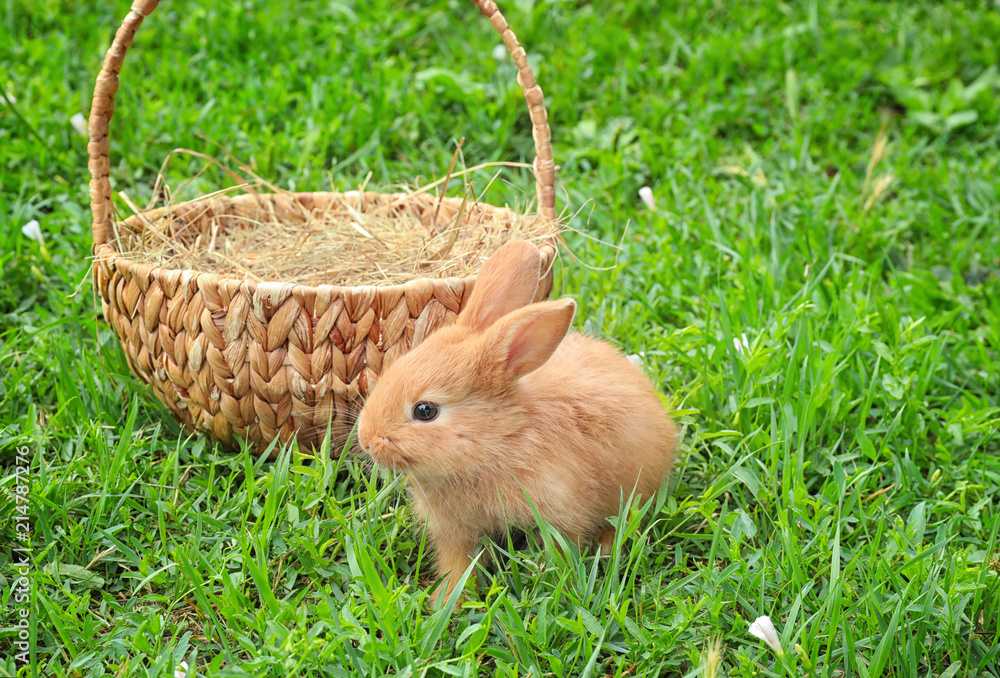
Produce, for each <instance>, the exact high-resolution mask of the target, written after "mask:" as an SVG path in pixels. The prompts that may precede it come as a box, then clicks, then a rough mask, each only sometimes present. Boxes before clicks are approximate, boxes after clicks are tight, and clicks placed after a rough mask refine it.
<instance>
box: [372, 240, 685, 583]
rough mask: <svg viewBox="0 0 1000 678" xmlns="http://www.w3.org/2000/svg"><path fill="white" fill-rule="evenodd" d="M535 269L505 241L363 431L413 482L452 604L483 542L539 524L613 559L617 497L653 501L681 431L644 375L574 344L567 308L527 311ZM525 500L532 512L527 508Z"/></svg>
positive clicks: (376, 453)
mask: <svg viewBox="0 0 1000 678" xmlns="http://www.w3.org/2000/svg"><path fill="white" fill-rule="evenodd" d="M540 267H541V257H540V255H539V253H538V250H537V249H536V247H535V246H534V245H532V244H531V243H529V242H526V241H511V242H508V243H507V244H505V245H504V246H503V247H501V248H500V249H499V250H497V251H496V252H495V253H494V254H493V255H492V256H491V257H490V258H489V260H488V261H487V262H486V263H485V264H484V265H483V267H482V270H481V271H480V274H479V277H478V279H477V281H476V283H475V286H474V288H473V291H472V293H471V295H470V296H469V299H468V303H467V305H466V307H465V308H464V309H463V310H462V311H461V312H460V313H459V315H458V318H457V320H456V321H455V323H453V324H452V325H450V326H447V327H443V328H441V329H438V330H437V331H436V332H434V333H433V334H431V335H430V336H428V337H427V338H426V339H425V340H424V341H423V342H422V343H421V344H420V345H418V346H416V347H414V348H413V349H411V350H410V351H409V352H408V353H406V354H404V355H403V356H401V357H400V358H398V359H397V360H396V361H394V362H393V363H392V364H391V365H390V366H389V367H388V368H386V369H385V371H384V372H383V374H382V375H381V376H380V377H379V379H378V380H377V382H376V383H375V386H374V388H373V389H372V391H371V393H370V394H369V396H368V398H367V400H366V402H365V404H364V407H363V408H362V411H361V414H360V417H359V419H358V441H359V443H360V445H361V448H362V450H363V451H364V452H365V453H366V454H367V455H368V456H370V457H371V459H372V460H373V461H374V462H375V464H377V465H379V466H382V467H385V468H388V469H391V470H393V471H395V472H401V473H404V474H406V476H408V480H409V483H408V487H409V489H410V495H411V500H412V506H413V516H414V519H416V520H419V521H422V522H423V523H424V524H425V525H426V531H427V538H428V541H429V542H430V543H431V545H432V546H433V549H434V551H435V552H436V557H437V560H436V567H437V573H438V575H439V576H440V577H442V578H444V579H445V580H446V585H445V586H443V587H442V589H441V593H442V594H443V595H442V597H440V598H439V599H438V602H443V601H444V600H447V599H448V598H449V597H450V595H451V593H452V592H453V591H454V589H455V586H456V584H457V582H458V580H459V579H460V578H461V577H462V575H463V574H464V573H465V571H466V569H467V568H468V567H469V566H470V565H471V563H472V560H471V559H472V557H473V555H474V551H475V549H476V546H477V545H478V544H479V541H480V539H481V538H482V537H483V536H486V535H495V534H498V533H499V534H502V533H503V532H504V530H505V529H506V528H507V527H508V526H510V525H514V526H517V527H522V528H523V527H530V526H532V525H534V524H535V522H536V521H535V513H534V511H533V510H532V503H533V504H534V507H535V508H536V509H537V511H538V514H539V515H540V516H541V517H542V518H544V519H545V520H546V521H547V522H548V523H549V524H550V525H552V526H553V527H555V528H556V529H557V530H559V532H560V533H562V534H563V535H564V536H565V537H566V538H567V539H569V540H570V541H572V542H575V543H576V544H578V545H580V546H583V545H586V544H589V543H593V542H595V541H596V542H597V543H598V544H599V545H600V547H601V550H602V552H603V553H605V554H607V553H608V552H609V551H610V549H611V547H612V544H613V541H614V528H613V527H612V525H611V524H610V523H609V522H608V520H607V518H608V517H609V516H612V515H617V514H618V511H619V507H620V502H621V500H622V497H625V498H628V497H629V495H630V494H632V493H633V492H635V494H636V495H640V496H642V497H645V498H649V497H651V496H653V495H654V494H655V492H656V491H657V490H658V489H659V488H660V485H661V483H662V481H663V479H664V477H665V475H666V474H667V473H668V472H669V471H670V469H671V465H672V462H673V455H674V448H675V434H676V431H675V427H674V424H673V422H672V421H671V419H670V416H669V415H668V413H667V412H666V411H665V410H664V408H663V406H662V404H661V401H660V398H659V397H658V396H657V394H656V391H655V389H654V387H653V385H652V384H651V383H650V381H649V380H648V379H647V378H646V376H645V375H644V374H643V372H642V370H641V369H640V368H638V367H636V366H635V365H633V364H632V363H631V362H630V361H629V360H628V359H627V358H625V356H624V355H622V354H621V352H619V351H618V350H617V349H616V348H614V347H612V346H611V345H609V344H607V343H604V342H602V341H598V340H596V339H593V338H590V337H587V336H584V335H582V334H577V333H575V332H570V331H569V329H570V325H571V323H572V321H573V316H574V314H575V312H576V303H575V302H574V301H573V300H571V299H561V300H558V301H543V302H540V303H531V301H532V299H533V298H534V296H535V292H536V289H537V287H538V283H539V277H540ZM529 498H530V502H529Z"/></svg>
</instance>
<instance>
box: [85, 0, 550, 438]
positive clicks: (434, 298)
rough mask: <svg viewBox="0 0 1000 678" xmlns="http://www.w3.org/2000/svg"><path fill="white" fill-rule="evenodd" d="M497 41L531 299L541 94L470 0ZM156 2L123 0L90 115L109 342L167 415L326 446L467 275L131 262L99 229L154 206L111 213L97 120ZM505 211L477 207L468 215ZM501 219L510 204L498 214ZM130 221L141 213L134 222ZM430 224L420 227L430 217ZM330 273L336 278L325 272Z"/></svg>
mask: <svg viewBox="0 0 1000 678" xmlns="http://www.w3.org/2000/svg"><path fill="white" fill-rule="evenodd" d="M472 2H473V3H474V4H475V5H476V6H477V7H478V8H479V10H480V11H481V12H482V13H483V14H484V15H485V16H486V17H487V18H488V19H489V21H490V23H491V24H492V25H493V27H494V28H495V29H496V30H497V31H498V32H499V33H500V34H501V36H502V37H503V42H504V44H505V45H506V46H507V49H508V50H509V51H510V54H511V56H512V57H513V59H514V63H515V64H516V65H517V68H518V82H519V84H520V85H521V87H522V89H523V90H524V95H525V99H526V101H527V104H528V110H529V112H530V116H531V122H532V127H533V136H534V140H535V153H536V156H537V157H536V158H535V162H534V170H535V178H536V189H537V192H538V209H539V214H540V217H541V218H539V219H537V220H535V223H536V226H535V228H537V229H548V232H547V234H546V236H547V237H546V240H544V241H543V244H542V245H541V246H540V248H539V249H540V251H541V254H542V258H543V262H544V270H546V271H548V273H547V274H546V276H545V278H544V280H543V282H542V284H541V285H539V290H538V297H539V298H544V297H546V296H548V294H549V291H550V290H551V287H552V274H551V268H552V267H551V264H552V262H553V260H554V258H555V256H556V237H555V236H556V234H555V231H554V228H555V227H554V224H555V207H554V205H555V191H554V188H553V186H554V181H555V165H554V163H553V160H552V145H551V137H550V133H549V126H548V117H547V114H546V111H545V107H544V104H543V100H542V90H541V88H540V87H539V86H538V84H537V83H536V82H535V76H534V74H533V73H532V70H531V67H530V66H529V65H528V60H527V58H526V55H525V51H524V49H523V48H522V47H521V46H520V44H519V43H518V41H517V38H516V37H515V36H514V33H513V32H511V30H510V29H509V28H508V26H507V21H506V20H505V19H504V18H503V15H501V14H500V12H499V10H498V9H497V7H496V5H495V4H494V3H493V2H492V1H491V0H472ZM158 4H159V0H136V2H134V4H133V5H132V10H131V12H129V14H128V16H127V17H126V18H125V21H124V22H123V23H122V26H121V28H120V29H119V30H118V32H117V33H116V35H115V40H114V43H113V44H112V46H111V48H110V49H109V50H108V53H107V56H106V57H105V59H104V65H103V68H102V69H101V73H100V76H98V78H97V85H96V87H95V89H94V100H93V106H92V108H91V112H90V144H89V146H88V151H89V154H90V173H91V182H90V195H91V207H92V209H93V215H94V226H93V233H94V245H93V253H94V256H95V263H94V285H95V287H96V289H97V291H98V293H99V294H100V296H101V300H102V304H101V305H102V309H103V312H104V317H105V318H106V319H107V320H108V322H110V323H111V325H112V326H113V327H114V329H115V331H116V332H117V334H118V336H119V338H120V339H121V344H122V348H124V350H125V355H126V357H127V359H128V363H129V366H130V367H131V369H132V371H133V372H135V374H136V375H138V376H139V377H140V378H142V379H143V380H144V381H146V382H147V383H149V384H151V385H152V387H153V389H154V391H155V392H156V395H157V397H158V398H159V399H160V400H161V401H162V402H163V403H164V404H165V405H166V406H167V407H168V408H169V409H170V411H171V412H173V414H174V415H175V416H176V417H177V419H178V420H179V421H180V422H182V423H184V424H187V425H190V426H192V427H194V428H195V429H198V430H202V431H206V432H208V433H210V434H212V435H213V436H214V437H216V438H217V439H218V440H220V441H222V442H223V443H225V444H229V445H231V444H233V443H235V442H236V437H237V436H239V437H242V438H244V439H246V440H248V441H249V442H250V443H251V444H252V445H253V446H254V447H255V448H256V449H257V450H258V451H260V452H263V451H264V450H265V449H266V447H267V446H268V444H269V443H270V442H271V441H273V440H275V439H276V438H277V439H279V440H280V441H281V442H287V441H289V440H290V439H292V438H293V437H297V438H298V442H299V445H300V446H303V447H306V448H308V447H313V448H316V447H318V446H319V444H320V443H321V441H322V440H323V438H324V437H325V434H326V430H327V426H328V425H329V424H330V422H331V421H332V427H333V431H334V440H333V444H332V445H331V448H332V449H333V451H334V453H336V452H337V450H339V449H340V447H341V446H342V444H343V441H344V440H345V439H346V436H347V434H348V433H349V432H350V428H351V426H352V424H353V422H354V420H355V418H356V414H357V411H358V409H359V407H360V403H361V401H362V400H363V398H364V397H365V396H366V395H367V393H368V392H369V389H370V388H371V387H372V386H373V385H374V383H375V380H376V379H377V378H378V375H379V373H380V372H381V371H382V369H383V368H384V367H386V366H387V365H388V364H390V363H391V362H392V361H393V360H394V359H396V358H398V357H399V356H400V355H402V354H403V353H405V352H406V351H407V350H409V348H410V347H411V346H414V345H416V344H418V343H419V342H420V341H421V340H422V339H423V338H424V337H426V336H427V335H428V334H430V333H431V332H433V331H434V330H435V329H437V328H438V327H440V326H442V325H446V324H448V323H449V322H452V321H453V320H454V319H455V317H456V315H457V314H458V312H459V310H460V309H461V308H462V306H463V304H464V303H465V301H466V300H467V299H468V297H469V293H470V292H471V290H472V286H473V284H474V278H471V277H470V278H447V279H416V280H412V281H409V282H407V283H406V284H403V285H395V286H391V287H372V286H366V287H340V286H337V285H336V284H330V285H318V286H315V287H312V286H306V285H299V284H292V283H289V282H281V281H274V282H254V281H250V280H242V279H227V278H225V277H221V276H218V275H214V274H209V273H202V272H198V271H193V270H170V269H167V268H157V267H151V266H147V265H142V264H139V263H136V262H134V261H132V260H130V259H128V258H127V257H125V256H123V255H122V254H121V253H120V252H118V251H116V249H115V247H114V245H113V243H112V242H111V241H109V234H110V233H112V232H113V230H112V226H113V224H114V225H115V227H117V228H119V229H127V230H129V231H132V232H138V231H141V229H142V227H143V223H145V221H144V219H145V218H148V217H152V216H155V214H146V215H140V216H138V217H132V218H130V219H127V220H125V221H124V222H120V223H116V222H114V219H115V216H114V210H113V207H112V202H111V184H110V183H109V174H110V159H109V147H110V142H109V138H108V129H109V125H110V122H111V116H112V114H113V113H114V106H115V94H116V92H117V91H118V83H119V78H118V74H119V72H120V70H121V66H122V62H123V61H124V58H125V53H126V50H128V48H129V47H130V46H131V44H132V39H133V37H134V36H135V32H136V31H137V30H138V28H139V26H140V25H141V24H142V21H143V19H145V18H146V17H147V16H149V14H150V13H151V12H152V11H153V10H154V9H155V8H156V6H157V5H158ZM240 199H253V200H258V201H260V200H264V201H267V200H272V201H277V200H289V199H290V198H289V197H288V196H279V195H277V194H264V195H260V194H257V195H244V196H240V197H238V198H232V197H211V198H202V199H200V200H198V201H197V205H196V206H195V205H194V204H193V203H194V202H195V201H192V202H191V203H185V204H184V205H180V206H174V207H172V208H171V209H172V210H175V211H176V210H181V213H183V210H184V209H185V207H190V211H189V215H190V218H191V219H197V218H199V217H200V216H201V215H205V214H209V215H210V214H211V213H212V211H213V210H226V209H228V210H231V209H232V204H233V202H234V201H239V200H240ZM293 199H296V200H298V201H299V202H300V203H302V205H303V206H304V207H310V206H313V205H324V204H331V203H333V202H336V201H348V202H352V204H354V205H357V204H358V203H359V202H360V203H362V204H367V201H379V200H383V201H384V200H396V201H398V204H400V205H401V207H400V209H403V210H408V211H409V212H410V214H412V215H416V216H418V217H424V219H423V220H424V223H428V219H429V214H430V213H431V212H433V211H435V210H436V209H438V208H437V205H438V202H437V200H434V199H432V198H430V197H428V196H427V195H416V196H403V195H381V194H374V193H364V194H359V193H357V192H354V193H305V194H302V193H300V194H294V196H293ZM460 203H461V199H459V198H452V199H444V200H443V201H442V203H441V206H440V215H439V216H440V218H441V219H447V218H451V217H453V216H454V215H455V214H456V213H457V212H458V211H459V204H460ZM503 211H506V212H510V210H507V208H500V207H493V206H491V205H485V204H479V205H478V206H477V208H476V210H467V212H468V215H467V218H475V217H476V215H477V214H478V215H479V217H480V218H481V217H482V213H483V212H487V213H490V214H494V215H499V216H500V217H501V218H505V216H510V215H504V214H501V212H503ZM511 215H513V213H511ZM140 217H142V218H140ZM430 225H431V226H432V227H433V224H430ZM331 282H336V281H331Z"/></svg>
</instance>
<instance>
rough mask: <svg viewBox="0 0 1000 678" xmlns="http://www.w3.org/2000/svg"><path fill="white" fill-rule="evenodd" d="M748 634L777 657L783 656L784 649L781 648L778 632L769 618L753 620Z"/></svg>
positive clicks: (765, 616)
mask: <svg viewBox="0 0 1000 678" xmlns="http://www.w3.org/2000/svg"><path fill="white" fill-rule="evenodd" d="M750 633H751V634H752V635H754V636H756V637H758V638H760V639H761V640H763V641H764V642H765V643H767V644H768V645H769V646H770V648H771V649H772V650H774V651H775V652H776V653H777V654H778V656H779V657H784V656H785V649H784V648H783V647H781V640H780V639H779V638H778V632H777V630H775V628H774V624H773V623H772V622H771V618H770V617H768V616H767V615H764V616H763V617H757V618H756V619H754V621H753V623H752V624H750Z"/></svg>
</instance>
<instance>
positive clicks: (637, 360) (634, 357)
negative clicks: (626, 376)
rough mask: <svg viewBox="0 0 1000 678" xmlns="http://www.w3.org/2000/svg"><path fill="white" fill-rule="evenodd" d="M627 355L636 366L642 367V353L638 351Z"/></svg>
mask: <svg viewBox="0 0 1000 678" xmlns="http://www.w3.org/2000/svg"><path fill="white" fill-rule="evenodd" d="M625 357H626V358H627V359H628V361H629V362H630V363H632V364H633V365H635V366H636V367H642V356H641V355H639V354H637V353H629V354H628V355H627V356H625Z"/></svg>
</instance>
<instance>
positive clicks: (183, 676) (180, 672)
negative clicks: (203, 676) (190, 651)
mask: <svg viewBox="0 0 1000 678" xmlns="http://www.w3.org/2000/svg"><path fill="white" fill-rule="evenodd" d="M187 669H188V664H187V662H181V665H180V666H178V667H177V668H176V669H174V678H187Z"/></svg>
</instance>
